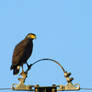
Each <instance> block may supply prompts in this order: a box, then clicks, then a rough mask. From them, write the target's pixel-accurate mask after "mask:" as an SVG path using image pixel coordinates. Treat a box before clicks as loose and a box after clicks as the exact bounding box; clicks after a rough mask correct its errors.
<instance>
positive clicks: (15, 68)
mask: <svg viewBox="0 0 92 92" xmlns="http://www.w3.org/2000/svg"><path fill="white" fill-rule="evenodd" d="M10 69H11V70H12V69H13V75H17V74H18V73H19V68H17V66H11V68H10Z"/></svg>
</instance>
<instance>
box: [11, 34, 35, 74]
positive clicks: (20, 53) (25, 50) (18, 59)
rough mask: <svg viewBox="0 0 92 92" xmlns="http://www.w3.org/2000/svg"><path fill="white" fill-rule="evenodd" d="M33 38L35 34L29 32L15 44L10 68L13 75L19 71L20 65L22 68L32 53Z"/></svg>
mask: <svg viewBox="0 0 92 92" xmlns="http://www.w3.org/2000/svg"><path fill="white" fill-rule="evenodd" d="M35 38H36V36H35V34H32V33H30V34H28V35H27V36H26V37H25V39H24V40H22V41H21V42H20V43H19V44H17V45H16V46H15V49H14V53H13V57H12V65H11V70H12V69H13V74H14V75H15V74H18V73H19V69H20V66H22V70H23V64H24V63H26V64H27V60H28V58H29V57H30V56H31V54H32V50H33V39H35ZM27 65H28V64H27Z"/></svg>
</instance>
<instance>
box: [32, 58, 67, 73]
mask: <svg viewBox="0 0 92 92" xmlns="http://www.w3.org/2000/svg"><path fill="white" fill-rule="evenodd" d="M45 60H49V61H53V62H54V63H56V64H58V65H59V66H60V68H61V69H62V70H63V72H64V73H65V72H66V71H65V69H64V68H63V66H62V65H61V64H60V63H59V62H58V61H56V60H53V59H49V58H44V59H39V60H37V61H36V62H34V63H33V64H32V66H33V65H35V64H36V63H38V62H40V61H45Z"/></svg>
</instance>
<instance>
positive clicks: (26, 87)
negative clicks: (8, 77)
mask: <svg viewBox="0 0 92 92" xmlns="http://www.w3.org/2000/svg"><path fill="white" fill-rule="evenodd" d="M21 76H22V78H19V79H18V80H19V84H15V83H13V84H12V89H13V90H28V91H33V86H32V85H25V84H24V82H25V79H26V78H27V72H23V73H21Z"/></svg>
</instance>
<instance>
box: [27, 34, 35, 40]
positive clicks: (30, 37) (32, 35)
mask: <svg viewBox="0 0 92 92" xmlns="http://www.w3.org/2000/svg"><path fill="white" fill-rule="evenodd" d="M26 38H29V39H32V40H33V39H36V35H35V34H33V33H29V34H28V35H27V36H26Z"/></svg>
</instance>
